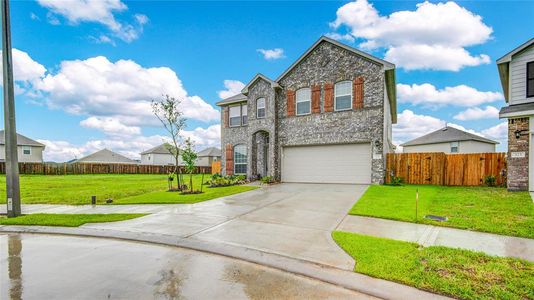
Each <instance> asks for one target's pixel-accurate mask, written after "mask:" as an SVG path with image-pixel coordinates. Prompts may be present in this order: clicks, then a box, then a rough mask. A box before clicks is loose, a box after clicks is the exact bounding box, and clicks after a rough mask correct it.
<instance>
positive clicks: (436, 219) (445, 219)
mask: <svg viewBox="0 0 534 300" xmlns="http://www.w3.org/2000/svg"><path fill="white" fill-rule="evenodd" d="M425 219H430V220H434V221H439V222H445V221H448V220H449V219H447V217H440V216H434V215H426V216H425Z"/></svg>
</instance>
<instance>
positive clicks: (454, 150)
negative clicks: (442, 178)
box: [451, 142, 459, 153]
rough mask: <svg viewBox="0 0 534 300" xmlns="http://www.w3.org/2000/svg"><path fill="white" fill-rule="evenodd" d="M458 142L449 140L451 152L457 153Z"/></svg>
mask: <svg viewBox="0 0 534 300" xmlns="http://www.w3.org/2000/svg"><path fill="white" fill-rule="evenodd" d="M458 144H459V143H458V142H451V153H458Z"/></svg>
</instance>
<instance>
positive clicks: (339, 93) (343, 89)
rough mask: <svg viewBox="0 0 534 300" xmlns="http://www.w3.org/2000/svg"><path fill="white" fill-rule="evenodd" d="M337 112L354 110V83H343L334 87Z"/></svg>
mask: <svg viewBox="0 0 534 300" xmlns="http://www.w3.org/2000/svg"><path fill="white" fill-rule="evenodd" d="M334 95H335V98H334V99H335V100H334V102H335V104H334V107H335V110H336V111H338V110H347V109H352V82H350V81H342V82H338V83H336V85H335V86H334Z"/></svg>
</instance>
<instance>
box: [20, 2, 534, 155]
mask: <svg viewBox="0 0 534 300" xmlns="http://www.w3.org/2000/svg"><path fill="white" fill-rule="evenodd" d="M503 12H506V13H505V14H503ZM533 13H534V2H532V1H520V2H513V1H467V2H463V1H460V2H449V3H445V2H437V1H436V2H434V1H433V2H428V3H423V2H416V1H377V2H367V1H365V0H357V1H354V2H347V1H324V2H320V1H313V2H304V1H297V2H279V1H277V2H247V1H239V2H223V1H217V2H215V1H205V2H204V1H196V2H183V1H150V2H149V1H133V2H125V1H123V2H121V1H120V0H101V1H81V0H67V1H52V0H39V1H36V2H34V1H13V2H12V4H11V17H12V36H13V47H14V48H15V49H17V50H14V59H15V77H16V79H17V85H18V88H17V90H18V92H17V95H16V100H17V121H18V131H19V132H20V133H22V134H24V135H27V136H29V137H31V138H34V139H38V140H40V141H42V142H44V143H45V144H46V145H47V150H46V152H45V153H46V154H45V159H48V160H56V161H64V160H69V159H71V158H73V157H80V156H82V155H84V154H88V153H89V152H92V151H95V150H97V149H99V148H103V147H107V148H111V149H113V150H116V151H119V152H121V153H123V154H126V155H129V156H131V157H136V156H137V155H138V153H139V151H141V150H145V149H147V148H149V147H151V146H155V145H157V144H159V143H161V142H162V140H163V136H164V135H165V133H164V131H163V130H162V129H161V128H160V127H159V126H158V123H157V121H156V120H155V119H154V118H153V117H151V114H150V111H149V109H147V103H148V101H149V100H150V99H151V98H154V97H157V96H158V95H160V94H162V93H170V94H173V95H177V96H181V97H184V99H186V100H185V101H184V106H186V115H188V119H189V122H188V128H187V131H186V132H185V133H184V135H186V136H191V137H194V138H195V140H196V143H197V146H198V147H199V148H202V147H205V146H211V145H218V144H219V142H218V135H219V129H218V124H219V122H220V121H219V117H218V116H219V115H218V113H217V111H216V109H217V108H216V107H215V105H214V104H215V102H217V101H218V100H220V96H221V95H230V94H232V93H234V92H236V91H238V90H239V87H240V86H242V84H243V83H245V84H246V83H247V82H248V80H250V79H251V78H252V77H253V76H254V75H255V74H256V73H257V72H261V73H263V74H265V75H267V76H269V77H271V78H276V77H277V76H278V75H279V74H281V73H282V72H283V71H284V70H285V69H286V68H287V67H288V66H289V65H290V64H291V63H292V62H293V61H294V60H295V59H297V58H298V57H299V56H300V55H301V54H302V53H303V52H304V51H305V50H306V49H307V48H308V47H309V46H310V45H311V44H312V43H313V42H314V41H316V40H317V39H318V38H319V37H320V36H321V35H325V34H328V35H329V36H332V37H335V38H337V39H339V40H340V41H341V42H343V43H346V44H348V45H351V46H354V47H357V48H360V49H362V50H364V51H367V52H369V53H371V54H374V55H376V56H378V57H381V58H384V57H385V58H386V59H388V60H391V61H392V62H394V63H396V64H397V83H398V84H399V86H398V93H399V99H398V100H399V105H398V112H399V124H397V125H395V127H394V140H395V141H396V142H403V141H406V140H409V139H411V138H414V137H416V136H418V135H420V134H424V133H426V132H429V131H432V130H435V129H438V128H439V127H441V126H443V124H444V122H448V123H452V124H455V125H459V126H462V127H463V128H466V129H468V130H473V131H474V132H476V133H480V134H484V135H485V136H488V137H493V138H495V139H498V140H499V141H501V145H500V146H499V148H500V150H504V149H505V147H506V142H505V141H506V140H505V134H506V126H505V124H504V123H503V121H502V120H499V119H498V118H497V116H496V111H497V110H498V109H499V108H500V107H501V106H503V105H504V100H503V98H502V94H501V93H502V91H501V87H500V83H499V79H498V73H497V68H496V65H495V60H496V59H498V58H499V57H500V56H502V55H503V54H505V53H506V52H508V51H510V50H512V49H513V48H515V47H516V46H518V45H520V44H521V43H523V42H525V41H526V40H528V39H529V38H532V28H534V18H532V15H533ZM425 22H427V24H426V25H425V24H422V23H425ZM336 25H337V26H336ZM260 49H263V50H265V51H263V52H265V53H267V54H271V56H270V57H267V56H265V55H264V54H263V53H262V51H260ZM15 52H16V53H15ZM408 54H409V55H408ZM225 81H226V86H225ZM221 91H222V92H223V93H220V92H221ZM225 91H226V92H225ZM488 107H489V108H488ZM462 112H463V113H462ZM503 142H504V143H503Z"/></svg>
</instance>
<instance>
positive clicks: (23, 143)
mask: <svg viewBox="0 0 534 300" xmlns="http://www.w3.org/2000/svg"><path fill="white" fill-rule="evenodd" d="M44 150H45V145H43V144H41V143H39V142H38V141H35V140H32V139H30V138H29V137H26V136H24V135H22V134H18V133H17V153H18V159H19V162H22V163H42V162H43V151H44ZM5 159H6V143H5V132H4V130H0V162H3V161H5Z"/></svg>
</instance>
